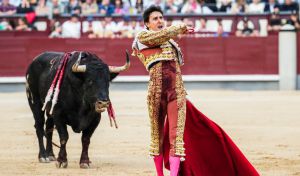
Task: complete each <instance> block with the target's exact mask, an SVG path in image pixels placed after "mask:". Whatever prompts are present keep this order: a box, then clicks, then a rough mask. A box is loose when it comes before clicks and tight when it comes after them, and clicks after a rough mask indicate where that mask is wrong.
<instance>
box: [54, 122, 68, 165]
mask: <svg viewBox="0 0 300 176" xmlns="http://www.w3.org/2000/svg"><path fill="white" fill-rule="evenodd" d="M58 118H59V117H58ZM55 124H56V128H57V131H58V134H59V138H60V150H59V153H58V158H57V162H56V167H57V168H67V167H68V160H67V151H66V144H67V142H68V139H69V134H68V131H67V125H66V124H65V123H62V122H60V123H55Z"/></svg>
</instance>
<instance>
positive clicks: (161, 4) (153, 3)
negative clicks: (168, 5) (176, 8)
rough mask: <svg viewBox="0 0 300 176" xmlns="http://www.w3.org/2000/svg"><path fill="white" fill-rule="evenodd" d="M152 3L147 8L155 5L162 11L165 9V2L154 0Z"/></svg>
mask: <svg viewBox="0 0 300 176" xmlns="http://www.w3.org/2000/svg"><path fill="white" fill-rule="evenodd" d="M150 2H151V3H148V4H147V6H150V5H155V6H159V7H160V8H161V9H165V2H164V0H152V1H150Z"/></svg>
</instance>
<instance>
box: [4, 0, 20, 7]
mask: <svg viewBox="0 0 300 176" xmlns="http://www.w3.org/2000/svg"><path fill="white" fill-rule="evenodd" d="M2 1H3V0H2ZM21 1H22V0H9V4H11V5H13V6H15V7H18V6H19V5H20V4H21Z"/></svg>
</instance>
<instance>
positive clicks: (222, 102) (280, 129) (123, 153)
mask: <svg viewBox="0 0 300 176" xmlns="http://www.w3.org/2000/svg"><path fill="white" fill-rule="evenodd" d="M188 93H189V97H190V99H191V100H192V102H193V103H194V104H195V105H196V106H197V107H198V108H199V109H200V110H201V111H202V112H203V113H204V114H206V115H207V116H208V117H210V118H211V119H212V120H214V121H215V122H216V123H218V124H219V125H220V126H221V127H222V128H223V129H224V130H225V131H226V132H227V133H228V135H229V136H231V138H232V139H233V141H234V142H235V143H236V144H237V146H238V147H239V148H240V149H241V150H242V151H243V153H244V154H245V155H246V157H247V158H248V159H249V160H250V162H251V163H252V164H253V165H254V167H256V168H257V170H258V171H259V172H260V173H261V175H263V176H288V175H291V176H296V175H299V176H300V91H291V92H289V91H208V90H188ZM110 94H111V95H110V96H111V100H112V101H113V105H114V109H115V111H116V115H117V121H118V124H119V129H114V128H111V127H110V125H109V120H108V116H107V113H106V112H104V113H103V115H102V120H101V122H100V125H99V126H98V128H97V130H96V131H95V133H94V135H93V137H92V139H91V145H90V150H89V154H90V155H89V156H90V159H91V161H92V164H91V168H90V169H80V168H79V158H80V154H81V141H80V137H81V135H80V134H77V133H74V132H73V131H72V130H71V129H70V128H69V135H70V138H69V141H68V143H67V153H68V161H69V166H68V168H67V169H57V168H56V167H55V163H53V162H52V163H47V164H45V163H44V164H43V163H39V162H38V158H37V155H38V142H37V138H36V134H35V129H34V127H33V125H34V120H33V117H32V114H31V111H30V109H29V106H28V104H27V99H26V96H25V92H16V93H0V112H1V118H0V139H1V141H0V143H1V144H0V175H5V176H8V175H14V176H15V175H22V176H32V175H60V176H66V175H72V176H77V175H78V176H79V175H80V176H82V175H99V176H100V175H101V176H122V175H125V176H127V175H128V176H130V175H142V176H145V175H151V176H152V175H155V168H154V165H153V163H152V159H151V158H150V157H149V156H148V144H149V137H150V136H149V134H150V133H149V130H150V127H149V119H148V116H147V107H146V91H144V90H130V91H129V90H126V91H121V90H111V92H110ZM53 140H54V142H56V143H58V141H59V139H58V136H57V132H56V131H55V132H54V139H53ZM54 150H55V151H54V152H55V153H56V154H57V153H58V148H55V147H54ZM166 174H168V172H167V171H166Z"/></svg>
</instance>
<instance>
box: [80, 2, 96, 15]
mask: <svg viewBox="0 0 300 176" xmlns="http://www.w3.org/2000/svg"><path fill="white" fill-rule="evenodd" d="M81 10H82V14H83V15H91V14H96V13H97V12H98V5H97V3H96V0H86V1H85V2H84V3H83V4H82V5H81Z"/></svg>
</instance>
